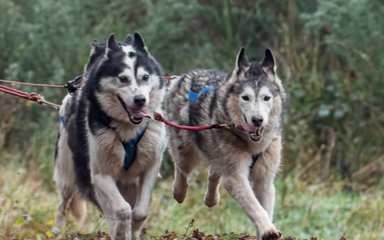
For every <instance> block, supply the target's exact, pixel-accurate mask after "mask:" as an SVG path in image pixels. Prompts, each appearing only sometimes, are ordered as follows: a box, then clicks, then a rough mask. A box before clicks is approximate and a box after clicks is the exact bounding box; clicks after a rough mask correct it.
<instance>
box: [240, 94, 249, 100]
mask: <svg viewBox="0 0 384 240" xmlns="http://www.w3.org/2000/svg"><path fill="white" fill-rule="evenodd" d="M241 98H242V99H243V100H244V101H249V97H248V96H247V95H244V96H242V97H241Z"/></svg>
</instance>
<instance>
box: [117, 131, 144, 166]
mask: <svg viewBox="0 0 384 240" xmlns="http://www.w3.org/2000/svg"><path fill="white" fill-rule="evenodd" d="M146 129H147V126H145V127H143V128H142V129H141V131H140V132H139V133H137V134H136V137H134V138H133V139H131V140H128V141H126V142H121V143H122V144H123V147H124V150H125V156H124V165H123V168H124V169H125V170H128V168H129V167H130V166H131V165H132V164H133V162H134V161H135V158H136V153H137V144H138V143H139V142H140V140H141V138H142V137H143V135H144V133H145V130H146Z"/></svg>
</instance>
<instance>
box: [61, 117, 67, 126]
mask: <svg viewBox="0 0 384 240" xmlns="http://www.w3.org/2000/svg"><path fill="white" fill-rule="evenodd" d="M60 122H61V123H62V124H63V126H64V128H65V129H67V124H66V123H65V118H64V116H60Z"/></svg>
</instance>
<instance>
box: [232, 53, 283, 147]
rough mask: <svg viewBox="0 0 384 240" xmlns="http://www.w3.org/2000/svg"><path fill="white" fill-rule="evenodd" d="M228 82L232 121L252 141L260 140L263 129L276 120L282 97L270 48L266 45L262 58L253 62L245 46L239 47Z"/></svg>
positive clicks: (270, 125) (280, 109)
mask: <svg viewBox="0 0 384 240" xmlns="http://www.w3.org/2000/svg"><path fill="white" fill-rule="evenodd" d="M227 85H228V93H227V95H228V100H227V102H228V106H227V108H228V109H229V111H228V112H229V114H230V115H231V116H230V117H231V119H232V121H233V122H234V123H235V124H238V125H240V126H241V127H242V128H243V130H245V131H246V132H248V133H249V137H250V139H251V140H252V141H255V142H258V141H260V140H261V139H262V137H263V132H264V130H265V129H266V128H267V129H268V128H271V127H272V126H274V125H275V123H276V121H279V119H280V114H281V111H282V101H284V98H285V92H284V89H283V87H282V84H281V81H280V79H279V78H278V76H277V75H276V63H275V58H274V56H273V53H272V51H271V50H270V49H266V51H265V55H264V58H263V60H262V61H261V62H256V61H248V58H247V57H246V55H245V50H244V48H242V49H240V51H239V53H238V55H237V58H236V64H235V68H234V70H233V72H232V74H231V76H230V78H229V79H228V82H227Z"/></svg>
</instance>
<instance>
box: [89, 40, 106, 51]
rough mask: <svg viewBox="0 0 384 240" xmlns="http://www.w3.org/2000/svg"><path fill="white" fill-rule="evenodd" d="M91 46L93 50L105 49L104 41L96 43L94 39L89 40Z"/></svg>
mask: <svg viewBox="0 0 384 240" xmlns="http://www.w3.org/2000/svg"><path fill="white" fill-rule="evenodd" d="M91 47H92V49H93V51H95V52H101V51H104V50H105V43H98V42H97V41H96V40H95V39H94V40H93V41H92V42H91Z"/></svg>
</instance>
